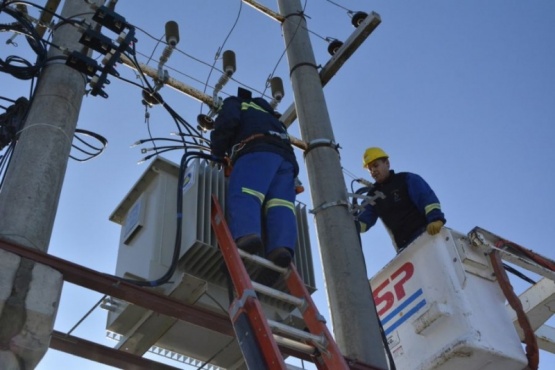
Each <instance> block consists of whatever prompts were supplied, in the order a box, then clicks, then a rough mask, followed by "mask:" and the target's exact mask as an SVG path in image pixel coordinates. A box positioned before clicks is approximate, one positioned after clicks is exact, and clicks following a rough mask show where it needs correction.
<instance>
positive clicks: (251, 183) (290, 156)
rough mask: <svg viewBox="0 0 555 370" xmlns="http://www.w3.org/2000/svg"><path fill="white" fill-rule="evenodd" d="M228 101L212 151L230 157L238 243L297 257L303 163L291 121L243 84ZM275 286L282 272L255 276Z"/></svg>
mask: <svg viewBox="0 0 555 370" xmlns="http://www.w3.org/2000/svg"><path fill="white" fill-rule="evenodd" d="M237 95H238V96H231V97H228V98H226V99H225V100H224V101H223V104H222V106H221V108H220V110H219V112H218V116H217V118H216V119H215V121H214V130H213V131H212V132H211V134H210V139H211V144H210V147H211V150H212V154H213V155H215V156H218V157H227V158H229V162H230V164H231V166H232V168H233V170H232V171H231V173H230V175H229V184H228V192H227V203H226V205H227V209H226V212H227V217H228V222H229V228H230V231H231V234H232V236H233V238H234V239H235V242H236V244H237V247H238V248H240V249H242V250H244V251H246V252H247V253H251V254H256V253H260V254H262V253H263V255H264V256H265V258H266V259H268V260H270V261H272V262H273V263H274V264H276V265H278V266H280V267H287V266H289V264H290V263H291V260H292V257H293V255H294V251H295V243H296V240H297V226H296V225H297V224H296V219H295V204H294V202H295V197H296V192H295V179H296V176H297V174H298V172H299V166H298V163H297V160H296V158H295V154H294V152H293V147H292V146H291V142H290V140H289V136H288V135H287V131H286V127H285V126H284V125H283V123H282V122H281V121H279V120H278V118H277V116H276V115H275V113H274V110H273V108H272V107H271V105H270V104H269V103H268V102H267V101H266V100H264V99H263V98H252V96H251V93H250V91H248V90H245V89H242V88H239V92H238V94H237ZM254 279H255V280H256V281H258V282H259V283H261V284H264V285H267V286H272V285H274V284H275V283H276V282H277V280H278V279H279V273H277V272H276V271H273V270H270V269H262V270H261V271H260V272H259V273H258V276H256V277H254Z"/></svg>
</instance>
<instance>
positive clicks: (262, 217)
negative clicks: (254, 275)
mask: <svg viewBox="0 0 555 370" xmlns="http://www.w3.org/2000/svg"><path fill="white" fill-rule="evenodd" d="M295 195H296V194H295V173H294V167H293V164H292V163H291V162H289V161H287V160H285V159H284V158H283V157H282V156H280V155H279V154H276V153H270V152H253V153H248V154H245V155H243V156H241V157H239V159H237V161H236V162H235V164H234V166H233V170H232V171H231V175H230V177H229V186H228V194H227V215H228V221H229V227H230V230H231V234H232V235H233V237H234V239H238V238H240V237H241V236H245V235H248V234H257V235H259V236H261V237H262V238H263V240H264V246H265V252H266V255H268V254H269V253H270V252H271V251H272V250H274V249H276V248H279V247H287V248H289V249H290V250H291V253H293V252H294V250H295V243H296V240H297V223H296V219H295V211H294V209H295V208H294V207H295V204H294V202H295ZM263 228H264V230H263Z"/></svg>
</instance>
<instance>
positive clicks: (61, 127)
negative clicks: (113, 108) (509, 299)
mask: <svg viewBox="0 0 555 370" xmlns="http://www.w3.org/2000/svg"><path fill="white" fill-rule="evenodd" d="M93 3H95V4H96V5H101V3H102V0H94V1H93ZM92 13H93V11H92V9H91V8H90V7H89V5H88V4H87V3H86V2H85V1H83V0H66V2H65V3H64V7H63V9H62V16H63V17H65V18H67V19H74V18H72V17H73V16H76V15H77V17H78V18H76V19H84V18H85V19H86V20H90V18H91V15H92ZM79 37H80V33H79V32H78V31H77V29H76V28H75V27H74V26H73V25H71V24H69V23H60V26H59V27H58V29H57V30H56V32H55V33H54V37H53V43H54V44H56V45H60V46H64V47H66V48H67V49H69V50H75V49H82V48H83V46H82V45H80V44H79ZM60 55H62V53H61V52H60V51H59V50H57V49H55V48H50V50H49V52H48V58H49V60H50V62H49V65H48V66H47V67H45V68H44V70H43V72H42V74H41V78H40V81H39V82H38V87H37V91H36V94H35V96H34V99H33V102H32V106H31V108H30V111H29V114H28V117H27V120H26V123H25V126H24V129H23V132H22V133H21V135H20V137H19V140H18V143H17V146H16V149H15V151H14V154H13V157H12V161H11V164H10V167H9V170H8V171H7V173H6V181H5V183H4V186H3V188H2V190H1V193H0V238H2V239H4V240H7V241H10V242H13V243H17V244H20V245H23V246H26V247H28V248H34V249H38V250H41V251H43V252H47V251H48V244H49V242H50V237H51V234H52V228H53V225H54V218H55V216H56V210H57V207H58V201H59V198H60V193H61V190H62V184H63V180H64V176H65V171H66V168H67V162H68V159H69V152H70V150H71V142H72V139H73V134H74V131H75V128H76V126H77V118H78V116H79V110H80V107H81V102H82V100H83V95H84V93H85V79H84V77H83V76H82V75H81V74H80V73H79V72H77V71H75V70H73V69H72V68H70V67H67V66H65V64H64V63H65V61H64V60H63V59H59V60H58V59H52V58H55V57H58V56H60ZM62 285H63V278H62V276H61V274H60V273H59V272H57V271H55V270H53V269H51V268H49V267H46V266H44V265H40V264H37V263H35V262H33V261H30V260H26V259H22V258H20V257H18V256H16V255H14V254H11V253H8V252H5V251H3V250H0V368H1V369H7V370H12V369H13V370H18V369H34V368H35V367H36V365H37V364H38V363H39V361H40V360H41V358H42V357H43V356H44V354H45V353H46V350H47V349H48V346H49V342H50V336H51V333H52V328H53V326H54V320H55V318H56V312H57V308H58V303H59V299H60V293H61V289H62Z"/></svg>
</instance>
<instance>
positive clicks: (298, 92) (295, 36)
mask: <svg viewBox="0 0 555 370" xmlns="http://www.w3.org/2000/svg"><path fill="white" fill-rule="evenodd" d="M278 5H279V9H280V13H281V15H282V16H284V17H285V21H284V22H283V35H284V39H285V44H286V46H287V57H288V60H289V67H290V70H291V81H292V85H293V93H294V96H295V104H296V110H297V115H298V117H299V125H300V128H301V138H302V139H303V140H304V141H306V142H307V143H308V145H309V149H308V150H307V151H305V155H306V157H305V160H306V168H307V170H308V179H309V182H310V191H311V196H312V203H313V205H314V211H313V212H314V217H315V220H316V228H317V232H318V239H319V245H320V254H321V257H322V263H323V269H324V275H325V282H326V288H327V293H328V298H329V301H330V307H331V316H332V323H333V329H334V334H335V338H336V341H337V344H338V345H339V347H340V349H341V351H342V352H343V354H344V355H345V356H348V357H350V358H353V359H356V360H359V361H361V362H364V363H366V364H368V365H371V366H373V367H377V368H383V369H387V367H388V366H387V362H386V357H385V350H384V344H383V342H382V338H381V335H380V330H379V326H378V317H377V314H376V310H375V307H374V302H373V300H372V297H371V293H370V288H369V282H368V277H367V275H366V268H365V265H364V259H363V255H362V248H361V246H360V241H359V238H358V235H357V231H356V228H355V224H354V222H353V220H352V217H351V215H350V214H349V212H348V209H347V207H346V205H347V202H348V201H347V192H346V189H345V181H344V179H343V173H342V171H341V164H340V161H339V155H338V153H337V151H336V149H335V147H334V143H335V139H334V136H333V131H332V127H331V122H330V118H329V114H328V111H327V107H326V101H325V98H324V92H323V89H322V84H321V81H320V77H319V75H318V69H317V64H316V61H315V58H314V53H313V51H312V45H311V43H310V38H309V35H308V31H307V26H306V21H305V18H304V16H303V14H302V9H303V8H302V6H301V2H300V0H278ZM311 148H312V149H311Z"/></svg>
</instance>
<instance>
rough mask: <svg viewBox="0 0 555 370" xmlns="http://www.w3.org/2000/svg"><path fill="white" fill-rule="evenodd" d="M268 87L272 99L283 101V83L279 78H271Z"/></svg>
mask: <svg viewBox="0 0 555 370" xmlns="http://www.w3.org/2000/svg"><path fill="white" fill-rule="evenodd" d="M270 87H271V89H272V97H273V98H274V99H276V100H277V101H281V99H283V96H284V95H285V92H284V89H283V81H282V80H281V78H279V77H273V78H272V79H271V80H270Z"/></svg>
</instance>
